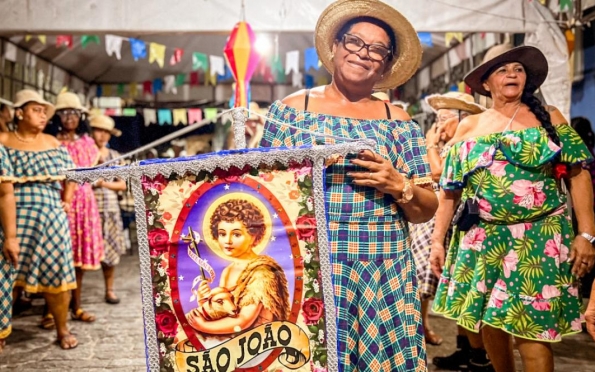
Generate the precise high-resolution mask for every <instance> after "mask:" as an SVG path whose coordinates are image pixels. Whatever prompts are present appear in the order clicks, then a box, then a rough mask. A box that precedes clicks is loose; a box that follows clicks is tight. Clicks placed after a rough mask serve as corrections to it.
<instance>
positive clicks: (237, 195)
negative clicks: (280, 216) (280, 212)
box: [202, 192, 273, 261]
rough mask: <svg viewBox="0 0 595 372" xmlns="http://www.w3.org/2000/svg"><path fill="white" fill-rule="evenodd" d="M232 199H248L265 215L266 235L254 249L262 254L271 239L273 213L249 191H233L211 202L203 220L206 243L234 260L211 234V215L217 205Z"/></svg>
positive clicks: (222, 256) (218, 253)
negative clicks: (222, 249) (220, 247)
mask: <svg viewBox="0 0 595 372" xmlns="http://www.w3.org/2000/svg"><path fill="white" fill-rule="evenodd" d="M231 199H243V200H246V201H248V202H250V203H252V204H254V205H255V206H256V208H258V209H259V210H260V211H261V212H262V215H263V217H264V226H265V230H264V236H263V237H262V239H261V240H260V242H259V243H258V244H257V245H256V246H255V247H254V248H253V249H252V250H253V251H254V253H256V254H260V252H262V251H263V250H264V248H265V247H266V246H267V245H268V244H269V240H270V239H271V231H272V230H273V229H272V226H273V225H272V222H271V214H270V213H269V210H268V209H267V207H266V206H265V205H264V203H263V202H262V201H260V200H259V199H258V198H256V197H255V196H253V195H250V194H248V193H244V192H232V193H229V194H226V195H224V196H222V197H220V198H218V199H217V200H215V201H214V202H213V203H211V205H210V206H209V208H208V209H207V211H206V212H205V215H204V218H203V222H202V236H203V239H204V242H205V244H206V245H207V247H209V249H211V251H212V252H213V253H215V254H216V255H217V256H219V257H221V258H223V259H225V260H227V261H231V260H232V259H231V258H230V257H228V256H227V255H225V254H224V253H223V252H222V251H221V249H219V243H218V242H217V240H215V239H213V237H212V236H211V216H212V215H213V213H215V209H217V207H218V206H219V205H220V204H222V203H225V202H227V201H229V200H231Z"/></svg>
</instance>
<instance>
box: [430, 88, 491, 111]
mask: <svg viewBox="0 0 595 372" xmlns="http://www.w3.org/2000/svg"><path fill="white" fill-rule="evenodd" d="M426 102H427V103H428V104H429V105H430V106H432V109H434V111H438V110H441V109H449V110H461V111H467V112H469V113H471V114H479V113H482V112H484V111H485V107H483V106H481V105H478V104H477V103H475V99H473V96H472V95H470V94H467V93H461V92H448V93H445V94H432V95H431V96H427V97H426Z"/></svg>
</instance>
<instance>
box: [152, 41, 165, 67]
mask: <svg viewBox="0 0 595 372" xmlns="http://www.w3.org/2000/svg"><path fill="white" fill-rule="evenodd" d="M153 62H157V64H158V65H159V67H161V68H163V64H164V63H165V45H163V44H157V43H150V44H149V63H153Z"/></svg>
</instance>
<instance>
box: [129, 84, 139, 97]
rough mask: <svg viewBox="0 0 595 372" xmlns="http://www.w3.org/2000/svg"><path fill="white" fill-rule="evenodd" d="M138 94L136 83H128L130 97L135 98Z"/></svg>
mask: <svg viewBox="0 0 595 372" xmlns="http://www.w3.org/2000/svg"><path fill="white" fill-rule="evenodd" d="M137 95H138V84H136V83H130V85H129V86H128V96H129V97H130V98H135V97H136V96H137Z"/></svg>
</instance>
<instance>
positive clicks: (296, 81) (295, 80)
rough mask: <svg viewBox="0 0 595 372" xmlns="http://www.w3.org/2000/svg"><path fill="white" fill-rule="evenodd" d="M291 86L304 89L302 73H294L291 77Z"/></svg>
mask: <svg viewBox="0 0 595 372" xmlns="http://www.w3.org/2000/svg"><path fill="white" fill-rule="evenodd" d="M291 86H292V87H294V88H302V87H303V84H302V73H301V72H299V71H294V72H293V74H292V75H291Z"/></svg>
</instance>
